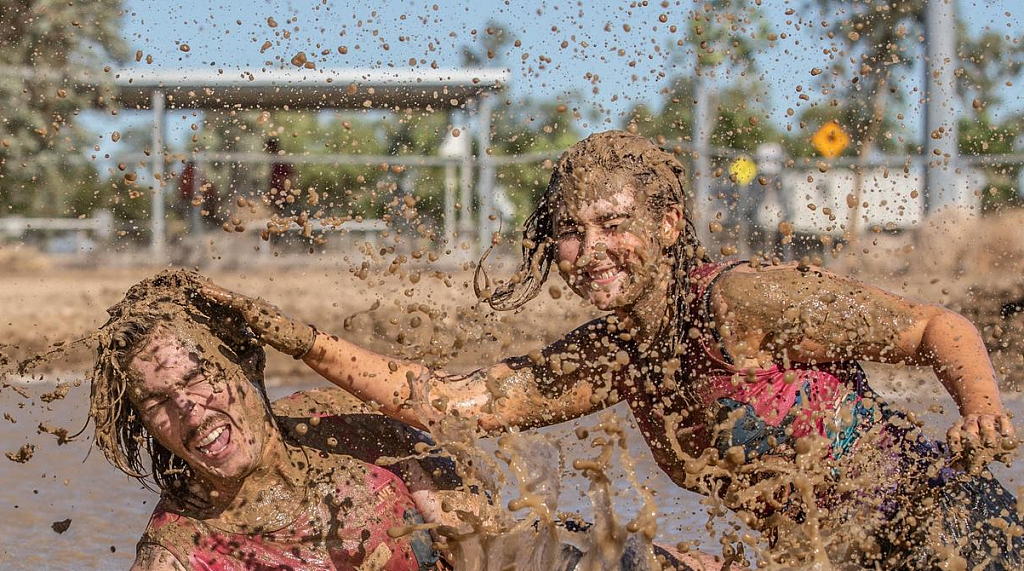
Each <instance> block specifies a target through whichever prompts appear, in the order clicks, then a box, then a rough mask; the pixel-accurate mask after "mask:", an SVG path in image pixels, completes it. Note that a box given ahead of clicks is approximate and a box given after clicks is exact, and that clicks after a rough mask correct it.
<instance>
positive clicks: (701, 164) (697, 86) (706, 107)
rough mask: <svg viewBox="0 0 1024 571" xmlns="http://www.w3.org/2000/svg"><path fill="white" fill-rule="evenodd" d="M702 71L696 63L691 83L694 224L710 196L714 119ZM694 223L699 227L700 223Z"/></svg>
mask: <svg viewBox="0 0 1024 571" xmlns="http://www.w3.org/2000/svg"><path fill="white" fill-rule="evenodd" d="M704 73H705V70H702V69H701V68H700V64H699V63H698V65H697V73H696V74H695V75H694V85H693V96H694V98H695V99H696V101H695V106H694V112H693V149H694V153H695V154H696V156H695V157H694V161H693V165H694V169H695V170H696V172H695V173H693V175H694V182H695V184H694V193H693V212H692V213H691V220H692V221H693V222H694V223H695V224H696V222H697V221H698V220H699V219H700V217H701V216H700V215H701V210H702V209H704V208H705V207H706V205H707V199H708V197H709V196H711V131H712V129H714V121H713V120H712V118H711V90H710V87H709V85H708V84H709V83H710V82H708V81H706V80H705V78H704V77H703V74H704ZM696 225H697V227H698V228H699V227H700V224H696Z"/></svg>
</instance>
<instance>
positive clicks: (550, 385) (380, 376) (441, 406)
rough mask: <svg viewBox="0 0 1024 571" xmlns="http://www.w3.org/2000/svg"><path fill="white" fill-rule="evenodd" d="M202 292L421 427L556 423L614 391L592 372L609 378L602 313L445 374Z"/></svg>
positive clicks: (266, 307) (227, 296)
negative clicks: (501, 356)
mask: <svg viewBox="0 0 1024 571" xmlns="http://www.w3.org/2000/svg"><path fill="white" fill-rule="evenodd" d="M199 293H200V295H202V296H203V297H204V298H206V299H207V300H209V301H211V302H213V303H217V304H220V305H223V306H227V307H230V308H232V309H234V310H236V311H238V312H239V313H241V315H242V316H243V318H244V319H245V321H246V322H247V323H248V324H249V326H250V327H251V328H252V329H253V331H254V332H256V334H257V335H259V337H260V339H261V340H262V341H263V342H265V343H267V344H268V345H270V346H272V347H274V348H275V349H278V350H279V351H282V352H284V353H286V354H289V355H292V356H294V357H296V358H301V359H302V360H303V361H304V362H305V363H306V364H307V365H309V366H310V367H311V368H312V369H313V370H315V371H316V372H318V373H320V375H322V376H323V377H324V378H326V379H327V380H329V381H331V382H332V383H334V384H335V385H337V386H339V387H341V388H342V389H345V390H346V391H349V392H350V393H352V394H353V395H355V396H356V397H358V398H359V399H360V400H363V401H365V402H373V403H377V404H378V405H380V407H381V412H383V413H384V414H387V415H388V416H391V417H393V418H397V419H399V420H402V421H404V422H406V423H409V424H411V425H413V426H417V427H419V428H427V427H429V425H430V424H432V423H434V422H437V421H439V420H440V419H442V418H444V417H447V416H451V415H460V416H463V417H475V418H477V420H478V423H479V424H480V426H481V427H482V428H483V429H485V430H496V429H499V428H503V427H509V426H518V427H528V426H541V425H547V424H554V423H557V422H562V421H564V420H568V419H570V418H575V417H578V416H582V415H584V414H587V413H589V412H592V411H593V410H596V409H598V408H601V407H602V406H607V405H608V404H611V401H610V399H611V398H613V395H614V391H600V390H598V389H597V388H596V386H595V383H594V380H593V379H601V377H602V375H604V376H605V377H609V382H611V380H610V375H609V374H605V373H604V372H603V371H604V369H603V365H602V364H601V363H600V362H599V361H600V359H598V353H599V348H598V347H597V345H598V343H597V342H596V341H594V340H595V339H600V338H601V336H600V335H596V334H595V329H600V328H603V327H604V323H603V321H601V320H596V321H594V322H591V323H588V324H587V325H584V326H582V327H580V328H579V329H577V330H576V331H573V332H571V333H570V334H569V335H567V336H566V337H565V338H564V339H562V340H560V341H558V342H556V343H554V344H552V345H550V346H548V347H546V348H545V349H544V350H542V351H539V352H537V353H536V354H533V355H532V356H530V357H518V358H511V359H507V360H505V361H503V362H501V363H498V364H496V365H493V366H491V367H487V368H483V369H478V370H476V371H474V372H472V373H469V374H467V375H449V374H447V373H445V372H444V371H440V370H434V369H429V368H427V367H425V366H423V365H421V364H418V363H413V362H409V361H403V360H400V359H392V358H389V357H387V356H385V355H381V354H379V353H375V352H373V351H370V350H367V349H364V348H362V347H359V346H358V345H356V344H354V343H350V342H348V341H346V340H344V339H342V338H340V337H337V336H334V335H329V334H326V333H323V332H318V331H316V330H315V329H314V328H313V327H311V326H308V325H305V324H302V323H301V322H298V321H296V320H294V319H291V318H289V317H287V316H286V315H284V314H283V313H281V311H280V310H279V309H278V308H276V307H274V306H273V305H271V304H269V303H267V302H264V301H262V300H259V299H255V298H249V297H246V296H243V295H240V294H237V293H233V292H230V291H227V290H224V289H222V288H220V287H217V286H214V285H212V284H210V285H208V286H206V287H204V288H203V289H202V290H201V291H200V292H199ZM606 351H607V350H606ZM606 351H605V352H606Z"/></svg>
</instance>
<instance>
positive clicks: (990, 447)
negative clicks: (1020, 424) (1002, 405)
mask: <svg viewBox="0 0 1024 571" xmlns="http://www.w3.org/2000/svg"><path fill="white" fill-rule="evenodd" d="M946 441H947V442H948V443H949V448H950V451H951V452H952V453H953V458H954V459H957V460H958V461H959V462H960V463H962V464H963V466H964V468H966V469H967V471H968V472H970V473H976V472H977V471H979V470H980V469H981V468H984V467H985V465H987V464H988V463H989V462H991V461H993V460H1005V459H1006V457H1007V456H1008V454H1009V453H1010V452H1011V451H1012V450H1013V449H1014V448H1015V445H1016V442H1015V440H1014V430H1013V425H1012V424H1011V423H1010V417H1009V415H1007V414H1005V413H981V414H975V413H968V414H965V415H964V416H963V418H961V419H960V420H958V421H957V422H956V424H954V425H953V426H952V427H951V428H950V429H949V430H948V431H946Z"/></svg>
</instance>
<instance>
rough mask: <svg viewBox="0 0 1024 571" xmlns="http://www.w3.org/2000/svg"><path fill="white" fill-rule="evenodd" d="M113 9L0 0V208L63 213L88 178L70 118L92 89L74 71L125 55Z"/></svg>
mask: <svg viewBox="0 0 1024 571" xmlns="http://www.w3.org/2000/svg"><path fill="white" fill-rule="evenodd" d="M120 13H121V0H92V1H87V2H52V1H47V0H0V70H2V71H0V213H2V214H6V213H25V214H29V213H31V214H37V215H66V214H67V210H68V208H69V200H70V197H71V196H72V195H74V194H75V193H76V192H78V191H79V190H80V189H81V187H82V186H83V185H89V184H96V181H97V175H96V171H95V169H94V168H93V167H92V165H91V164H90V163H89V162H88V159H87V157H86V156H85V155H84V153H82V152H80V149H82V147H83V146H84V145H85V143H86V141H87V137H86V135H85V133H83V132H82V130H81V129H80V128H78V126H77V125H76V124H75V123H74V119H75V117H76V116H77V115H78V114H79V112H80V111H81V110H84V109H89V108H91V107H92V104H93V102H94V101H95V100H96V98H97V95H98V94H97V93H95V92H93V91H91V90H83V89H81V87H80V84H79V83H78V82H77V81H76V80H77V79H78V78H77V77H76V75H75V72H76V70H78V69H82V68H90V69H95V70H96V72H97V73H96V74H94V75H98V74H99V73H98V72H99V68H100V67H101V65H103V64H104V63H108V62H110V61H111V60H116V59H118V58H122V57H124V56H125V55H126V54H125V50H126V47H125V45H124V43H123V41H122V39H121V34H120V31H119V27H120V18H119V15H120ZM112 16H113V17H112Z"/></svg>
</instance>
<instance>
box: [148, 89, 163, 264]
mask: <svg viewBox="0 0 1024 571" xmlns="http://www.w3.org/2000/svg"><path fill="white" fill-rule="evenodd" d="M151 108H152V110H153V142H152V150H151V152H152V153H153V204H152V208H151V212H150V234H151V236H150V240H149V251H150V254H151V256H152V260H153V262H154V263H156V264H162V263H163V262H164V254H165V248H164V224H165V222H166V220H165V214H164V180H163V179H164V127H165V117H164V110H165V100H164V92H163V91H159V90H157V91H154V92H153V102H152V106H151Z"/></svg>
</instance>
